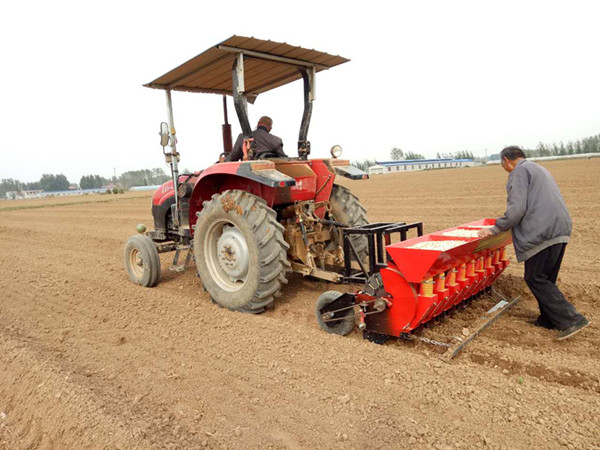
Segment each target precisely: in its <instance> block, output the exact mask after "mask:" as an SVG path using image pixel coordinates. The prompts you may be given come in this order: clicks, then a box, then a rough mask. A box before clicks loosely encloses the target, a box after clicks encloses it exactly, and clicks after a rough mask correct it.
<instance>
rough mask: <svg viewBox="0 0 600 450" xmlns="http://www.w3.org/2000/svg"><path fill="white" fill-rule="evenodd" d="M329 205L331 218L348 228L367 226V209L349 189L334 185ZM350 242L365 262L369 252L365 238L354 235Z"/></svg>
mask: <svg viewBox="0 0 600 450" xmlns="http://www.w3.org/2000/svg"><path fill="white" fill-rule="evenodd" d="M329 203H330V204H331V212H332V213H333V217H334V218H335V220H337V221H338V222H342V223H345V224H347V225H349V226H350V227H356V226H359V225H367V224H368V223H369V220H368V219H367V209H366V208H365V207H364V206H363V205H362V204H361V203H360V200H359V199H358V197H357V196H356V195H354V194H352V192H350V190H349V189H347V188H345V187H343V186H340V185H338V184H334V185H333V189H332V190H331V196H330V198H329ZM350 240H351V242H352V244H353V245H354V248H355V249H356V251H357V252H358V255H359V256H360V258H361V260H362V261H365V260H366V259H367V255H368V251H369V249H368V246H369V243H368V240H367V237H366V236H364V235H354V236H351V237H350ZM352 256H353V257H352V259H355V258H354V255H352Z"/></svg>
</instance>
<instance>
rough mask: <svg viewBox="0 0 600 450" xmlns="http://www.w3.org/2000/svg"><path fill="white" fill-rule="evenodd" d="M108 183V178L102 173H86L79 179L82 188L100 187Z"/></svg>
mask: <svg viewBox="0 0 600 450" xmlns="http://www.w3.org/2000/svg"><path fill="white" fill-rule="evenodd" d="M106 184H108V180H107V179H106V178H104V177H101V176H100V175H84V176H82V177H81V180H80V181H79V187H80V188H81V189H99V188H101V187H102V186H105V185H106Z"/></svg>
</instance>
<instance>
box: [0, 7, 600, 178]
mask: <svg viewBox="0 0 600 450" xmlns="http://www.w3.org/2000/svg"><path fill="white" fill-rule="evenodd" d="M355 5H358V6H355ZM0 12H1V16H2V22H1V26H0V42H2V44H1V45H0V57H1V59H0V60H1V61H2V65H1V67H2V69H1V70H0V85H1V86H2V91H1V93H0V99H1V100H0V119H1V124H2V136H3V139H2V141H3V142H2V147H1V150H0V151H1V152H2V163H1V164H0V178H8V177H11V178H18V179H20V180H22V181H35V180H38V179H39V178H40V176H41V175H42V174H43V173H64V174H65V175H66V176H67V177H68V178H69V180H70V181H71V182H79V179H80V178H81V176H82V175H86V174H100V175H102V176H105V177H108V176H111V175H112V174H113V168H115V169H116V172H117V174H119V173H122V172H125V171H127V170H136V169H142V168H152V167H164V168H165V169H167V166H166V165H165V163H164V160H163V157H162V153H161V147H160V146H159V138H158V129H159V123H160V122H161V121H166V119H167V114H166V106H165V94H164V92H163V91H159V90H153V89H147V88H144V87H142V84H144V83H147V82H149V81H152V80H154V79H155V78H157V77H158V76H160V75H162V74H164V73H166V72H168V71H169V70H170V69H172V68H174V67H176V66H178V65H179V64H181V63H183V62H185V61H186V60H188V59H189V58H191V57H193V56H195V55H197V54H199V53H201V52H203V51H204V50H206V49H207V48H209V47H211V46H213V45H215V44H217V43H218V42H221V41H223V40H225V39H227V38H228V37H230V36H231V35H233V34H237V35H242V36H254V37H257V38H260V39H271V40H274V41H278V42H287V43H289V44H292V45H298V46H302V47H307V48H314V49H316V50H320V51H325V52H328V53H332V54H339V55H342V56H344V57H347V58H350V59H351V61H350V62H349V63H346V64H343V65H341V66H338V67H335V68H333V69H331V70H329V71H324V72H321V73H319V74H318V75H317V100H316V101H315V104H314V107H313V118H312V122H311V127H310V131H309V140H310V141H311V143H312V151H313V153H312V156H313V157H325V156H327V155H328V154H329V148H330V147H331V146H332V145H333V144H340V145H341V146H342V148H343V149H344V156H345V157H346V158H349V159H364V158H373V159H379V160H385V159H388V158H389V151H390V149H391V148H392V147H394V146H397V147H400V148H402V149H403V150H404V151H413V152H418V153H422V154H424V155H425V156H428V157H434V156H435V154H436V152H455V151H458V150H470V151H472V152H473V153H474V154H475V155H482V156H483V155H484V154H485V151H486V149H487V151H488V152H489V153H490V154H492V153H497V152H498V151H499V150H501V149H502V147H503V146H505V145H509V144H520V145H523V146H527V147H534V146H536V145H537V143H538V142H539V141H543V142H553V141H561V140H562V141H564V142H565V143H566V142H567V141H569V140H575V139H578V138H582V137H586V136H590V135H594V134H598V133H600V98H599V89H598V87H599V80H600V64H599V57H598V55H599V43H600V26H599V20H598V18H599V17H600V14H599V13H600V7H599V6H598V2H595V1H589V2H579V1H568V2H567V1H561V2H554V1H539V2H537V1H535V2H534V1H530V2H528V1H524V0H521V1H517V2H512V1H503V2H487V1H481V0H479V1H441V2H428V1H419V2H415V1H410V2H403V1H394V2H378V1H370V2H351V1H340V2H326V1H318V2H313V1H297V2H285V1H275V2H269V1H264V0H261V1H256V2H249V1H245V2H237V1H227V2H201V1H196V2H180V1H169V2H164V1H160V2H155V1H125V0H121V1H119V2H112V1H102V2H100V1H98V2H93V3H92V2H82V1H78V2H64V1H51V2H48V1H44V2H17V1H12V2H3V3H2V6H0ZM173 102H174V109H175V125H176V128H177V133H178V141H179V147H178V149H179V150H180V152H181V166H182V167H184V168H188V169H191V170H197V169H202V168H205V167H206V166H207V165H209V164H211V163H212V162H213V161H215V160H216V158H217V157H218V154H219V153H220V152H221V151H222V143H221V123H222V117H223V115H222V107H221V102H222V100H221V97H220V96H217V95H210V94H190V93H179V92H175V93H174V94H173ZM229 102H230V105H232V103H231V99H229ZM230 112H233V108H232V107H231V108H230ZM301 113H302V83H301V81H296V82H294V83H291V84H289V85H287V86H285V87H283V88H280V89H276V90H274V91H271V92H269V93H266V94H262V95H260V96H259V97H258V99H257V101H256V103H255V104H254V105H250V119H251V123H252V125H254V124H255V122H256V120H257V119H258V117H260V116H261V115H264V114H267V115H270V116H271V117H273V119H274V121H275V123H274V127H273V133H274V134H277V135H278V136H280V137H281V138H282V139H283V141H284V150H286V151H287V153H288V154H291V155H295V152H296V142H297V138H298V127H299V125H300V118H301ZM230 121H231V122H232V124H233V134H234V139H235V136H236V135H237V134H238V132H239V129H240V128H239V124H238V123H237V120H236V119H235V117H232V116H231V115H230Z"/></svg>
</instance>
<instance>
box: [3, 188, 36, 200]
mask: <svg viewBox="0 0 600 450" xmlns="http://www.w3.org/2000/svg"><path fill="white" fill-rule="evenodd" d="M42 192H44V191H43V190H41V189H23V190H22V191H8V192H7V193H6V198H8V199H9V200H16V199H20V198H37V197H40V195H41V193H42Z"/></svg>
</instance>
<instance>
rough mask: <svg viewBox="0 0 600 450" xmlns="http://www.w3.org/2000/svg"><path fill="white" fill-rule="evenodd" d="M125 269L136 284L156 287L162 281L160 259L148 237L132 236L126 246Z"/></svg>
mask: <svg viewBox="0 0 600 450" xmlns="http://www.w3.org/2000/svg"><path fill="white" fill-rule="evenodd" d="M124 259H125V268H126V269H127V273H128V274H129V278H130V279H131V281H133V282H134V283H135V284H139V285H141V286H144V287H154V286H156V285H157V284H158V280H159V279H160V257H159V256H158V250H156V247H155V245H154V242H152V239H150V238H149V237H148V236H145V235H141V234H137V235H135V236H131V237H130V238H129V240H128V241H127V244H126V245H125V254H124Z"/></svg>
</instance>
